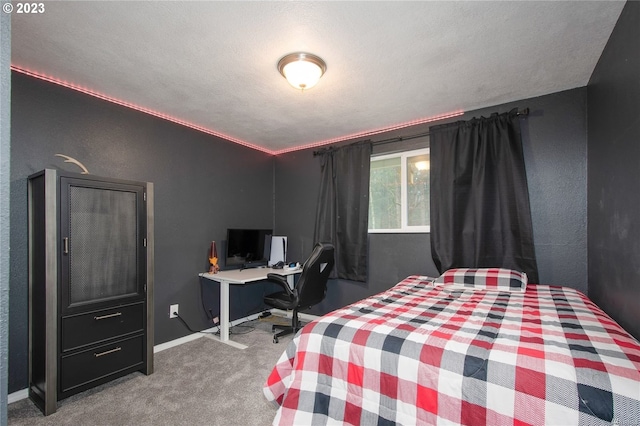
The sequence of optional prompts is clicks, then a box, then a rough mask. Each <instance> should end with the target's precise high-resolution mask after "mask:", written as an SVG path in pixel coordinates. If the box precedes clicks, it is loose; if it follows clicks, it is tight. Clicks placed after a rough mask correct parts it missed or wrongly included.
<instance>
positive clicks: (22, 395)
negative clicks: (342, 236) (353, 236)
mask: <svg viewBox="0 0 640 426" xmlns="http://www.w3.org/2000/svg"><path fill="white" fill-rule="evenodd" d="M281 312H284V311H281ZM259 315H260V314H253V315H249V316H248V317H244V318H239V319H237V320H235V321H231V326H232V327H233V326H234V325H238V324H241V323H243V322H246V321H252V320H254V319H257V318H258V316H259ZM302 315H303V314H300V317H302ZM217 330H218V327H211V328H209V329H207V330H203V331H204V332H210V333H212V332H215V331H217ZM203 336H204V334H203V333H193V334H188V335H186V336H183V337H180V338H178V339H174V340H171V341H169V342H165V343H160V344H159V345H154V346H153V353H154V354H156V353H158V352H162V351H164V350H165V349H169V348H173V347H175V346H180V345H182V344H184V343H188V342H192V341H194V340H196V339H199V338H201V337H203ZM28 397H29V389H21V390H19V391H15V392H13V393H11V394H9V395H7V404H11V403H13V402H17V401H20V400H23V399H26V398H28Z"/></svg>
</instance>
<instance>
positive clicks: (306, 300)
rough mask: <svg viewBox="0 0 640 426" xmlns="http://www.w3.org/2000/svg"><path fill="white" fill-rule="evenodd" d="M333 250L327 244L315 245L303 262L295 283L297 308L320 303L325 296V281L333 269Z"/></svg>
mask: <svg viewBox="0 0 640 426" xmlns="http://www.w3.org/2000/svg"><path fill="white" fill-rule="evenodd" d="M333 252H334V248H333V245H332V244H329V243H317V244H316V245H315V247H314V248H313V251H312V252H311V256H309V258H308V259H307V260H306V261H305V262H304V265H303V266H302V273H301V274H300V278H298V282H297V283H296V290H297V291H298V307H299V308H301V309H304V308H308V307H311V306H313V305H315V304H317V303H320V302H321V301H322V299H324V296H325V295H326V294H327V280H328V279H329V274H330V273H331V270H332V269H333V264H334V262H335V261H334V257H333Z"/></svg>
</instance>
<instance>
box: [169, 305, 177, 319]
mask: <svg viewBox="0 0 640 426" xmlns="http://www.w3.org/2000/svg"><path fill="white" fill-rule="evenodd" d="M177 314H178V305H171V306H169V318H178V315H177Z"/></svg>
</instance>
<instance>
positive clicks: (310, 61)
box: [278, 52, 327, 90]
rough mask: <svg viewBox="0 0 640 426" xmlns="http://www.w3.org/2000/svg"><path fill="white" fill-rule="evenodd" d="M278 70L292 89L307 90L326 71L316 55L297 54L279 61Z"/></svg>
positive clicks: (324, 65) (323, 63)
mask: <svg viewBox="0 0 640 426" xmlns="http://www.w3.org/2000/svg"><path fill="white" fill-rule="evenodd" d="M278 70H279V71H280V74H282V75H283V76H284V78H286V79H287V81H288V82H289V84H291V85H292V86H293V87H295V88H296V89H300V90H307V89H310V88H312V87H313V86H315V85H316V84H317V83H318V81H319V80H320V77H322V75H323V74H324V72H325V71H326V70H327V65H326V64H325V62H324V61H323V60H322V59H321V58H319V57H318V56H316V55H312V54H311V53H304V52H297V53H291V54H289V55H286V56H285V57H283V58H282V59H280V61H278Z"/></svg>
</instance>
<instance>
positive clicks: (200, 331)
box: [173, 312, 220, 334]
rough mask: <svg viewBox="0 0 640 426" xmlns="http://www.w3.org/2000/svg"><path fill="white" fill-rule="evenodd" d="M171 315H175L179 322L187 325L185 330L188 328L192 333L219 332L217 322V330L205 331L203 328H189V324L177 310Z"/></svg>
mask: <svg viewBox="0 0 640 426" xmlns="http://www.w3.org/2000/svg"><path fill="white" fill-rule="evenodd" d="M173 315H175V316H176V317H177V318H178V319H179V320H180V321H181V322H182V324H184V326H185V327H187V330H189V331H190V332H192V333H203V334H220V324H218V330H217V331H205V330H206V329H205V330H194V329H193V328H191V327H190V326H189V324H187V322H186V321H185V320H184V318H182V317H181V316H180V315H179V314H178V313H177V312H174V313H173Z"/></svg>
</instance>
